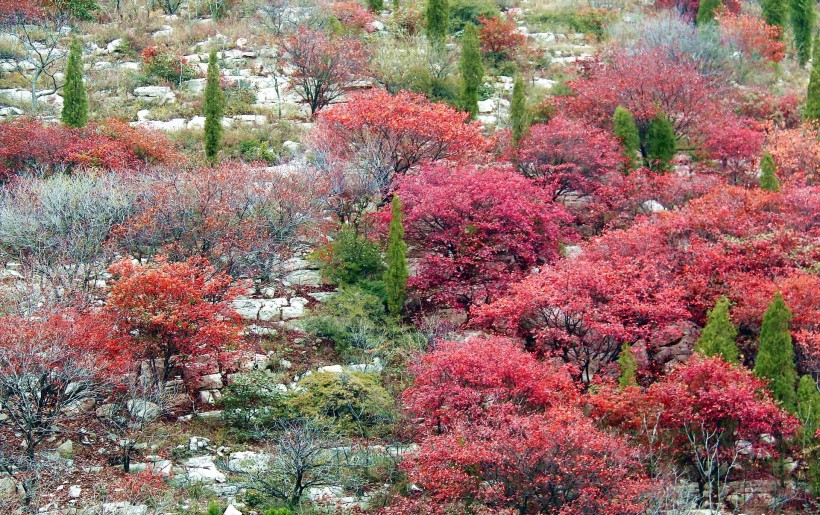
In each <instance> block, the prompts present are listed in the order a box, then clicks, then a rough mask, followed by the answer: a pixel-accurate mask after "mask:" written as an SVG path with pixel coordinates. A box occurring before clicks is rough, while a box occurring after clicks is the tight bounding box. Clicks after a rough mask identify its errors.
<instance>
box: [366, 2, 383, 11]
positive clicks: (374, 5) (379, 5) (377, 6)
mask: <svg viewBox="0 0 820 515" xmlns="http://www.w3.org/2000/svg"><path fill="white" fill-rule="evenodd" d="M367 6H368V7H369V8H370V10H371V11H373V12H376V13H378V12H380V11H381V10H382V9H384V0H367Z"/></svg>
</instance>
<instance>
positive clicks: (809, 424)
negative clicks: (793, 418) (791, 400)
mask: <svg viewBox="0 0 820 515" xmlns="http://www.w3.org/2000/svg"><path fill="white" fill-rule="evenodd" d="M797 418H798V419H799V420H800V423H801V424H803V438H802V440H803V441H802V444H803V448H804V449H805V448H807V447H809V445H811V443H812V442H813V441H814V434H815V433H816V432H817V430H818V429H820V391H818V390H817V384H816V383H815V382H814V379H812V377H811V376H810V375H808V374H806V375H804V376H803V377H801V378H800V383H798V385H797Z"/></svg>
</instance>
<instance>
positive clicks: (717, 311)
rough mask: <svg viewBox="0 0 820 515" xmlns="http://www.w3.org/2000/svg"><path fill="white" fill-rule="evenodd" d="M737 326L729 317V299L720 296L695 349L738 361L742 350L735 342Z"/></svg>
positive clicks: (730, 361)
mask: <svg viewBox="0 0 820 515" xmlns="http://www.w3.org/2000/svg"><path fill="white" fill-rule="evenodd" d="M736 338H737V328H736V327H735V326H734V324H733V323H732V321H731V320H730V319H729V299H727V298H726V297H725V296H723V297H721V298H719V299H718V300H717V302H716V303H715V307H714V308H713V309H712V310H711V311H709V315H708V318H707V321H706V327H704V328H703V331H701V332H700V336H699V337H698V340H697V341H696V342H695V350H696V351H698V352H699V353H700V354H702V355H704V356H720V357H721V358H723V360H724V361H726V362H728V363H737V362H738V358H739V354H740V352H739V351H738V349H737V345H736V344H735V339H736Z"/></svg>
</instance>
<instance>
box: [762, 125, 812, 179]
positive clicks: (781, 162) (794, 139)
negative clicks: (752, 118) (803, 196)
mask: <svg viewBox="0 0 820 515" xmlns="http://www.w3.org/2000/svg"><path fill="white" fill-rule="evenodd" d="M819 137H820V135H818V131H817V129H816V128H814V127H810V126H808V125H804V126H802V127H796V128H794V129H775V130H774V131H772V132H771V133H770V134H769V139H768V141H767V144H766V150H767V151H768V152H769V153H770V154H771V155H772V157H773V158H774V161H775V163H777V171H778V177H779V179H780V181H781V182H786V183H789V184H794V185H803V184H820V139H818V138H819Z"/></svg>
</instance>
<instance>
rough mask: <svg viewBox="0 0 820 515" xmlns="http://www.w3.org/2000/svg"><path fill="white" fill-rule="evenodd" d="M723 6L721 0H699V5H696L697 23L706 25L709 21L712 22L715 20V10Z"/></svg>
mask: <svg viewBox="0 0 820 515" xmlns="http://www.w3.org/2000/svg"><path fill="white" fill-rule="evenodd" d="M722 6H723V2H722V1H721V0H701V1H700V5H699V6H698V15H697V19H696V20H695V21H697V24H698V25H701V26H703V25H706V24H709V23H714V21H715V11H716V10H717V9H718V8H719V7H722Z"/></svg>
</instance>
